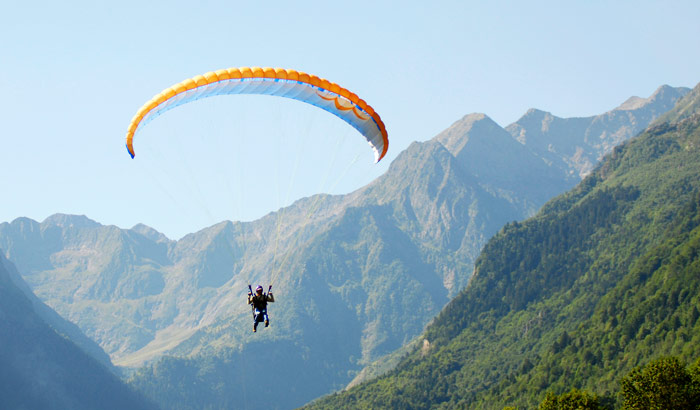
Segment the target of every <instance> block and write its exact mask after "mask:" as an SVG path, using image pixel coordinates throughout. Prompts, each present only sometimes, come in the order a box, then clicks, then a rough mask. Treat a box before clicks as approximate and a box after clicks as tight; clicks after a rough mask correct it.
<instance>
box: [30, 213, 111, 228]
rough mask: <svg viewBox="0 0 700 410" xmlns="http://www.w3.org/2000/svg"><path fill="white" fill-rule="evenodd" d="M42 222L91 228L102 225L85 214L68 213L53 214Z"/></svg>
mask: <svg viewBox="0 0 700 410" xmlns="http://www.w3.org/2000/svg"><path fill="white" fill-rule="evenodd" d="M42 224H46V225H55V226H60V227H62V228H68V227H77V228H91V227H98V226H101V225H100V224H99V223H97V222H95V221H93V220H92V219H90V218H88V217H87V216H85V215H68V214H53V215H51V216H49V217H48V218H46V219H44V221H43V222H42Z"/></svg>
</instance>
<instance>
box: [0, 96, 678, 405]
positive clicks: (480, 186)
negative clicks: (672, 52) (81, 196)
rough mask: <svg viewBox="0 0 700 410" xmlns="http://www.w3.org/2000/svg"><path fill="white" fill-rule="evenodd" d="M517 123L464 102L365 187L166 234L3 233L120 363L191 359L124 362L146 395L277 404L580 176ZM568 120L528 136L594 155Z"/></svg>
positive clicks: (644, 115)
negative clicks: (269, 293)
mask: <svg viewBox="0 0 700 410" xmlns="http://www.w3.org/2000/svg"><path fill="white" fill-rule="evenodd" d="M662 89H665V88H664V87H662ZM671 91H673V92H676V93H677V94H678V96H680V95H681V94H684V93H685V91H684V89H670V90H669V91H668V93H667V94H669V95H670V94H673V93H672V92H671ZM657 94H659V92H657ZM655 95H656V94H655ZM671 99H672V98H671ZM667 105H668V101H667V100H665V99H662V98H649V99H647V100H645V101H644V102H643V103H640V104H638V106H637V107H636V108H635V109H628V110H624V111H625V113H626V114H625V116H624V117H625V118H627V119H628V120H629V121H628V122H625V121H623V120H616V121H607V122H606V121H603V120H602V119H600V118H603V117H605V116H606V115H610V116H614V115H612V114H609V113H606V114H604V115H602V116H597V117H591V118H590V119H589V121H588V122H590V123H591V124H592V123H596V124H598V123H599V124H601V126H600V128H598V129H599V130H600V136H599V138H598V139H605V138H603V136H607V135H615V136H618V137H619V136H620V135H623V136H626V137H631V136H632V131H630V130H632V129H634V127H635V126H637V125H634V126H633V125H631V122H634V123H635V124H644V125H645V124H647V123H648V121H651V120H652V119H653V118H655V115H656V114H652V115H650V114H649V113H650V112H651V113H656V112H657V111H658V112H659V113H661V112H663V111H664V109H666V110H667V109H670V108H671V106H670V105H668V106H667ZM627 106H628V107H629V104H627ZM664 107H666V108H664ZM618 110H621V109H618ZM614 111H615V110H614ZM562 121H564V122H565V123H568V122H567V120H562ZM555 122H556V121H555ZM577 124H578V123H577ZM640 126H642V125H640ZM520 127H521V128H520V129H521V131H520V134H522V135H525V139H522V138H521V140H520V141H519V140H517V139H516V138H513V136H512V135H511V133H510V132H509V131H508V130H506V129H503V128H501V127H499V126H498V125H497V124H495V123H494V122H493V121H492V120H491V119H489V118H488V117H487V116H485V115H483V114H472V115H468V116H466V117H464V118H463V119H461V120H460V121H458V122H456V123H455V124H453V125H452V126H451V127H450V128H448V129H447V130H445V131H444V132H443V133H441V134H440V135H438V136H436V137H435V138H433V139H432V140H430V141H426V142H422V143H413V144H411V146H409V148H408V149H406V150H405V151H404V152H402V153H400V154H399V155H398V157H397V158H396V160H395V161H394V162H393V163H392V164H391V166H390V167H389V170H388V171H387V173H386V174H385V175H383V176H382V177H380V178H378V179H377V180H376V181H374V182H373V183H371V184H369V185H368V186H366V187H365V188H363V189H360V190H358V191H356V192H353V193H351V194H348V195H341V196H327V195H317V196H314V197H311V198H305V199H302V200H299V201H297V202H296V203H295V204H293V205H292V206H290V207H288V208H285V209H282V210H280V211H279V212H276V213H272V214H269V215H267V216H266V217H264V218H261V219H260V220H257V221H253V222H249V223H238V222H222V223H220V224H217V225H214V226H212V227H209V228H206V229H203V230H201V231H199V232H196V233H193V234H190V235H187V236H185V237H184V238H182V239H180V240H179V241H171V240H168V239H167V238H165V237H164V236H163V235H162V234H160V233H158V232H156V231H154V230H153V229H151V228H148V227H146V226H144V225H137V226H135V227H134V228H132V229H128V230H124V229H119V228H117V227H114V226H103V225H100V224H98V223H96V222H94V221H91V220H89V219H88V218H86V217H83V216H69V215H55V216H53V217H50V218H47V220H45V221H43V222H41V223H38V222H36V221H32V220H29V219H26V218H20V219H18V220H15V221H13V222H12V223H3V224H0V247H1V248H3V249H5V250H6V255H7V257H8V258H9V259H11V260H12V261H13V262H14V263H15V264H16V265H17V266H18V269H19V270H20V272H21V273H22V275H23V276H24V278H25V279H26V280H27V282H28V283H29V284H30V285H31V287H32V289H33V290H34V291H35V293H36V294H37V295H38V296H39V297H40V298H41V299H42V300H44V301H45V302H46V303H47V304H49V305H50V306H52V307H53V308H55V309H56V310H57V311H58V312H60V313H61V314H62V315H63V316H65V317H67V318H68V319H70V320H71V321H73V322H75V323H77V324H78V325H79V326H80V327H81V329H83V330H84V331H85V333H86V334H88V335H89V336H90V337H92V338H94V339H95V340H96V341H97V342H98V343H99V344H100V346H102V347H103V348H104V349H105V350H106V351H107V352H109V353H110V355H111V356H112V358H113V360H114V361H115V363H117V364H119V365H128V366H139V365H141V364H142V363H144V362H148V361H152V360H155V359H158V358H159V357H161V356H163V355H164V354H170V355H174V356H178V357H183V358H187V359H186V360H185V359H182V360H180V359H166V360H165V361H163V362H160V363H158V364H156V365H154V366H153V367H149V368H146V369H144V370H143V372H142V373H141V375H140V376H139V377H137V379H135V383H136V384H137V385H139V386H141V387H143V388H144V389H146V390H148V391H149V392H150V394H152V395H153V396H154V397H162V399H163V400H166V399H168V398H170V399H171V400H174V401H178V402H179V403H180V405H181V406H183V407H182V408H188V407H187V406H195V402H188V400H194V399H193V398H192V397H199V398H198V400H201V399H202V398H201V397H200V396H196V395H195V396H192V395H188V396H187V397H185V396H184V393H183V392H184V391H185V390H186V389H185V387H184V386H195V385H196V386H198V387H197V388H199V389H201V390H203V391H206V392H207V393H206V394H203V393H202V394H203V396H204V397H205V399H206V400H209V402H210V403H213V404H212V405H214V406H216V405H218V406H223V405H225V404H226V403H228V402H229V401H230V400H233V397H235V396H236V395H240V394H253V393H255V392H257V393H255V394H263V393H264V394H266V395H268V396H269V397H271V398H273V397H275V398H276V399H275V400H278V401H277V402H275V403H276V404H275V405H274V406H280V408H288V407H289V406H293V405H300V404H303V403H304V402H306V401H308V400H309V399H311V398H313V397H317V396H318V395H320V394H323V393H325V392H328V391H331V390H333V389H337V388H340V387H342V386H343V385H345V384H346V383H347V382H349V381H350V380H351V379H352V378H353V376H354V375H355V374H356V373H357V372H358V371H360V370H361V369H362V368H363V366H365V365H366V364H369V363H371V362H372V361H373V360H375V359H377V358H379V357H381V356H382V355H384V354H387V353H389V352H392V351H394V350H395V349H397V348H399V347H401V346H402V345H403V344H404V343H406V342H407V341H409V340H411V339H412V338H413V337H415V336H417V335H418V334H420V332H421V331H422V329H423V328H424V326H425V325H426V324H427V323H428V321H429V320H430V319H431V318H433V317H434V316H435V315H436V314H437V313H438V312H439V311H440V309H441V308H442V307H443V306H444V305H445V304H446V303H447V302H448V300H449V299H450V298H451V297H453V296H454V295H456V294H457V293H458V292H459V291H460V290H461V289H462V288H464V286H465V285H466V284H467V282H468V281H469V279H470V277H471V274H472V272H473V268H474V261H475V259H476V257H477V256H478V254H479V252H480V250H481V248H482V246H483V245H484V244H485V243H486V241H487V240H488V238H490V237H491V236H492V235H493V234H495V233H496V232H497V231H498V230H499V229H500V228H501V227H502V226H503V225H504V224H505V223H507V222H510V221H514V220H521V219H524V218H526V217H528V216H530V215H532V214H533V213H534V212H536V211H537V210H538V209H539V208H540V207H541V206H542V204H544V203H545V201H547V200H548V199H549V198H551V197H552V196H554V195H556V194H558V193H561V192H563V191H564V190H566V189H568V188H569V187H571V186H573V185H574V184H575V183H576V182H577V181H578V180H579V175H580V173H579V172H571V170H570V169H569V168H566V167H565V165H566V164H567V162H566V161H567V160H566V158H567V157H566V155H568V154H567V153H566V152H563V151H565V150H563V149H561V150H560V151H562V152H563V153H562V152H560V151H556V150H554V151H552V150H547V151H546V152H542V151H541V150H538V149H536V147H537V145H536V144H535V143H534V142H532V140H533V138H534V137H533V138H530V142H528V138H529V136H531V135H534V134H533V133H534V131H533V130H534V129H536V127H535V125H533V127H535V128H531V127H530V124H529V123H527V124H525V123H523V124H522V125H520ZM539 127H540V128H542V127H541V125H540V126H539ZM560 128H562V127H560ZM508 129H510V127H509V128H508ZM576 130H578V131H576ZM576 130H574V131H572V130H570V129H569V128H567V127H563V128H562V129H561V132H553V131H552V132H547V133H544V134H543V135H542V136H541V138H542V139H546V138H550V139H551V141H552V142H551V144H552V145H553V146H557V147H558V146H559V145H558V144H559V142H557V141H558V139H559V140H566V141H568V142H567V144H568V145H567V147H568V146H574V145H575V146H578V145H580V146H581V147H583V148H582V149H583V150H584V151H585V154H586V157H587V158H588V157H591V158H594V157H596V155H598V154H597V153H590V154H589V153H588V151H587V150H588V149H589V148H590V147H592V145H590V144H586V143H585V141H587V139H591V138H593V137H594V136H593V131H592V130H593V127H592V126H587V127H583V126H577V128H576ZM575 131H576V132H575ZM577 132H578V133H577ZM616 138H617V137H616ZM619 138H623V137H619ZM577 141H578V142H577ZM577 144H578V145H577ZM590 149H593V148H590ZM602 149H604V147H603V148H602ZM567 152H568V151H567ZM545 154H546V155H545ZM270 282H273V283H274V290H275V291H276V295H277V297H278V301H277V302H276V303H275V304H274V306H273V307H272V308H271V313H272V314H273V317H274V319H273V323H274V325H273V326H272V327H271V328H270V329H266V330H265V331H262V332H260V333H259V334H256V335H255V336H254V337H253V335H252V334H250V317H249V315H250V313H249V311H248V308H247V306H246V305H245V303H244V296H245V291H246V288H247V285H248V284H249V283H265V284H266V283H270ZM273 342H274V343H273ZM263 346H267V348H263ZM265 349H274V353H271V352H269V351H267V350H265ZM253 353H257V354H259V357H257V358H256V359H255V361H252V359H251V361H250V362H248V364H247V365H250V366H252V363H255V365H256V366H257V367H260V368H262V369H268V370H269V372H271V373H274V375H275V376H274V377H275V380H276V381H277V382H278V383H277V384H275V385H276V386H292V387H289V388H284V389H282V387H280V389H282V390H280V391H274V392H271V391H269V385H265V386H263V385H259V386H258V385H255V386H252V387H251V386H249V385H246V383H245V380H240V379H238V378H235V377H230V376H229V377H225V378H224V379H225V380H224V381H221V380H220V379H221V375H222V374H230V373H231V372H233V373H235V372H237V371H238V370H240V369H238V366H241V362H240V360H239V359H241V358H247V357H251V355H252V354H253ZM215 358H220V359H221V360H219V361H216V360H215ZM212 363H218V365H213V364H212ZM301 365H303V366H304V369H305V370H308V373H304V375H303V377H302V376H301V375H300V374H299V366H301ZM168 369H169V370H168ZM237 369H238V370H237ZM212 380H217V382H216V383H214V384H212V383H213V382H212ZM236 380H237V381H238V382H240V383H238V384H236V383H235V382H234V381H236ZM219 382H221V383H225V386H226V387H225V388H221V387H220V386H219V385H218V384H217V383H219ZM167 386H169V387H167ZM174 386H180V387H179V393H177V394H176V392H174V391H173V390H172V389H173V388H175V387H174ZM216 386H219V387H216ZM245 386H247V388H244V387H245ZM168 389H171V390H168ZM207 389H209V390H207ZM241 389H243V390H241ZM256 389H257V390H256ZM289 389H291V390H289ZM200 393H201V392H200ZM188 403H189V404H188ZM196 403H198V404H199V405H201V401H198V402H196ZM266 405H271V404H270V402H268V403H266ZM274 406H273V407H274ZM195 407H196V406H195Z"/></svg>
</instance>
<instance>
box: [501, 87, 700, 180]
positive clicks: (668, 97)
mask: <svg viewBox="0 0 700 410" xmlns="http://www.w3.org/2000/svg"><path fill="white" fill-rule="evenodd" d="M688 91H689V89H688V88H685V87H678V88H674V87H669V86H668V85H664V86H661V87H659V88H658V89H657V90H656V91H655V92H654V94H652V95H651V96H650V97H649V98H639V97H631V98H629V99H628V100H627V101H625V102H624V103H623V104H622V105H620V106H619V107H617V108H615V109H614V110H612V111H608V112H606V113H605V114H602V115H596V116H592V117H582V118H559V117H556V116H554V115H552V114H550V113H548V112H544V111H540V110H536V109H531V110H529V111H528V112H527V113H526V114H525V115H524V116H523V117H522V118H520V119H519V120H518V121H516V122H515V123H513V124H511V125H509V126H508V127H506V130H507V131H508V132H509V133H510V134H511V135H512V136H513V137H514V138H516V139H517V140H518V141H520V143H522V144H523V145H525V146H526V147H528V148H529V149H530V150H532V151H533V152H534V153H536V154H537V156H539V157H541V158H543V159H544V160H545V161H547V163H548V164H550V165H551V166H552V167H555V168H557V169H559V170H560V171H561V172H562V173H564V174H565V175H572V176H577V177H579V178H583V177H585V176H586V175H588V174H589V173H590V172H591V171H592V170H593V168H594V167H595V165H596V164H597V163H598V161H600V159H601V158H602V157H603V155H605V154H606V153H608V152H610V150H612V148H613V147H615V146H617V145H619V144H620V143H622V142H623V141H625V140H627V139H629V138H631V137H633V136H635V135H637V134H638V133H639V132H641V131H642V130H643V129H644V128H646V127H647V125H649V124H650V123H651V122H652V121H653V120H654V119H655V118H657V117H659V116H660V115H662V114H664V113H665V112H667V111H668V110H670V109H671V108H672V107H673V106H674V105H675V103H676V101H677V100H678V99H679V98H681V97H682V96H684V95H685V94H687V93H688Z"/></svg>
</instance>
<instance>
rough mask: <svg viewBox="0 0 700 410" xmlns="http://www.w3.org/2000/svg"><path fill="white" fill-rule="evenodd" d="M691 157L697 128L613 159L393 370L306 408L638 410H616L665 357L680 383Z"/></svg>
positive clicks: (698, 200) (484, 275)
mask: <svg viewBox="0 0 700 410" xmlns="http://www.w3.org/2000/svg"><path fill="white" fill-rule="evenodd" d="M696 91H697V90H696ZM699 151H700V115H697V114H696V115H694V116H685V118H680V119H678V120H677V121H675V122H666V123H661V124H658V125H655V126H653V127H651V128H650V129H648V130H647V131H646V132H644V133H642V134H641V135H640V136H639V137H637V138H635V139H633V140H631V141H629V142H628V143H626V144H624V145H622V146H620V147H618V148H616V149H615V150H614V151H613V152H612V153H611V154H610V155H608V156H607V157H606V158H605V159H604V161H603V162H602V164H601V165H600V166H599V167H598V168H597V169H596V170H595V171H594V172H593V173H592V174H591V175H589V176H588V177H587V178H586V179H585V180H584V181H583V182H582V183H581V184H580V185H579V186H577V187H576V188H575V189H574V190H572V191H570V192H569V193H567V194H565V195H562V196H560V197H558V198H555V199H554V200H552V201H550V202H549V203H548V204H546V205H545V206H544V207H543V209H542V211H541V212H540V213H539V214H538V215H536V216H535V217H533V218H531V219H529V220H527V221H524V222H513V223H510V224H508V225H507V226H505V227H504V228H503V229H502V230H501V231H500V232H499V233H498V234H497V235H496V236H495V237H494V238H492V239H491V240H490V241H489V242H488V244H487V245H486V246H485V248H484V250H483V252H482V253H481V255H480V257H479V259H478V260H477V263H476V268H475V275H474V277H473V279H472V281H471V282H470V284H469V286H468V287H467V288H466V289H465V290H464V291H463V292H462V293H461V294H460V295H458V296H457V297H456V298H455V299H454V300H453V301H452V302H451V303H450V304H448V306H447V307H446V308H445V309H444V310H443V311H442V312H441V314H440V315H439V316H438V317H437V318H436V319H435V321H434V322H433V323H432V324H431V326H429V327H428V329H427V330H426V332H425V333H424V334H423V336H422V338H423V341H422V343H419V344H418V345H419V347H417V348H416V349H415V350H414V351H412V352H411V353H410V354H408V355H407V356H406V357H405V358H404V359H403V360H402V361H401V363H400V364H399V365H398V367H396V368H395V369H394V370H393V371H391V372H389V373H388V374H386V375H385V376H383V377H380V378H378V379H376V380H374V381H372V382H369V383H365V384H362V385H360V386H357V387H354V388H352V389H349V390H348V391H345V392H342V393H338V394H335V395H333V396H330V397H327V398H325V399H322V400H319V401H317V402H315V403H312V404H311V405H309V407H308V408H311V409H330V408H333V409H339V408H414V409H424V408H425V409H427V408H432V409H449V408H467V407H468V408H483V409H503V408H504V407H512V408H518V409H524V408H536V407H537V406H538V405H540V404H542V405H543V406H547V405H550V404H551V403H554V402H556V401H557V400H560V399H562V398H563V397H574V396H576V397H579V398H581V397H584V398H585V397H592V398H595V401H596V403H597V404H596V405H600V406H603V407H601V408H623V407H624V408H646V407H643V406H642V407H635V406H633V405H632V404H630V403H629V402H628V401H626V400H627V398H626V396H625V395H624V394H623V393H625V392H628V391H626V390H625V389H626V388H628V387H629V385H630V384H629V383H626V382H625V381H624V380H627V379H628V378H630V377H634V375H635V374H638V373H640V372H643V371H642V370H640V369H644V367H643V366H652V367H653V366H654V363H656V362H655V360H661V358H663V357H671V359H668V360H670V361H675V362H674V363H677V364H678V365H677V366H676V367H677V368H683V369H685V365H684V363H695V361H696V360H697V359H698V358H699V357H700V321H698V319H700V311H699V310H698V308H699V306H700V296H699V295H700V156H699V155H698V154H699V153H700V152H699ZM686 372H687V375H688V377H690V380H693V377H696V376H697V364H696V365H694V367H693V366H691V367H690V369H689V370H687V371H686ZM693 375H695V376H693ZM694 380H697V378H696V379H694ZM690 386H691V388H690V390H692V389H693V387H692V386H693V384H692V383H691V384H690ZM696 387H697V386H696ZM621 389H622V391H621ZM572 392H573V393H572ZM576 392H579V393H580V394H579V393H576ZM566 395H568V396H566ZM691 396H692V395H691ZM548 403H549V404H548ZM696 403H697V402H696ZM544 408H558V407H544ZM561 408H565V407H561ZM585 408H587V407H585ZM591 408H592V407H591ZM649 408H653V407H649ZM659 408H663V406H662V407H659ZM689 408H697V407H689Z"/></svg>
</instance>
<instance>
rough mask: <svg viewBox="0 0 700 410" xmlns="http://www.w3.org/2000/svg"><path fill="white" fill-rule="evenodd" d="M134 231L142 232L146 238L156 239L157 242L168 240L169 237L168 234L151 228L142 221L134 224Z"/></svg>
mask: <svg viewBox="0 0 700 410" xmlns="http://www.w3.org/2000/svg"><path fill="white" fill-rule="evenodd" d="M131 230H132V231H134V232H136V233H138V234H141V235H143V236H145V237H146V238H148V239H150V240H152V241H155V242H168V241H169V239H168V237H167V236H165V235H163V234H162V233H160V232H158V231H156V230H155V229H153V228H151V227H150V226H148V225H144V224H142V223H138V224H136V225H134V226H133V227H132V228H131Z"/></svg>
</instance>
